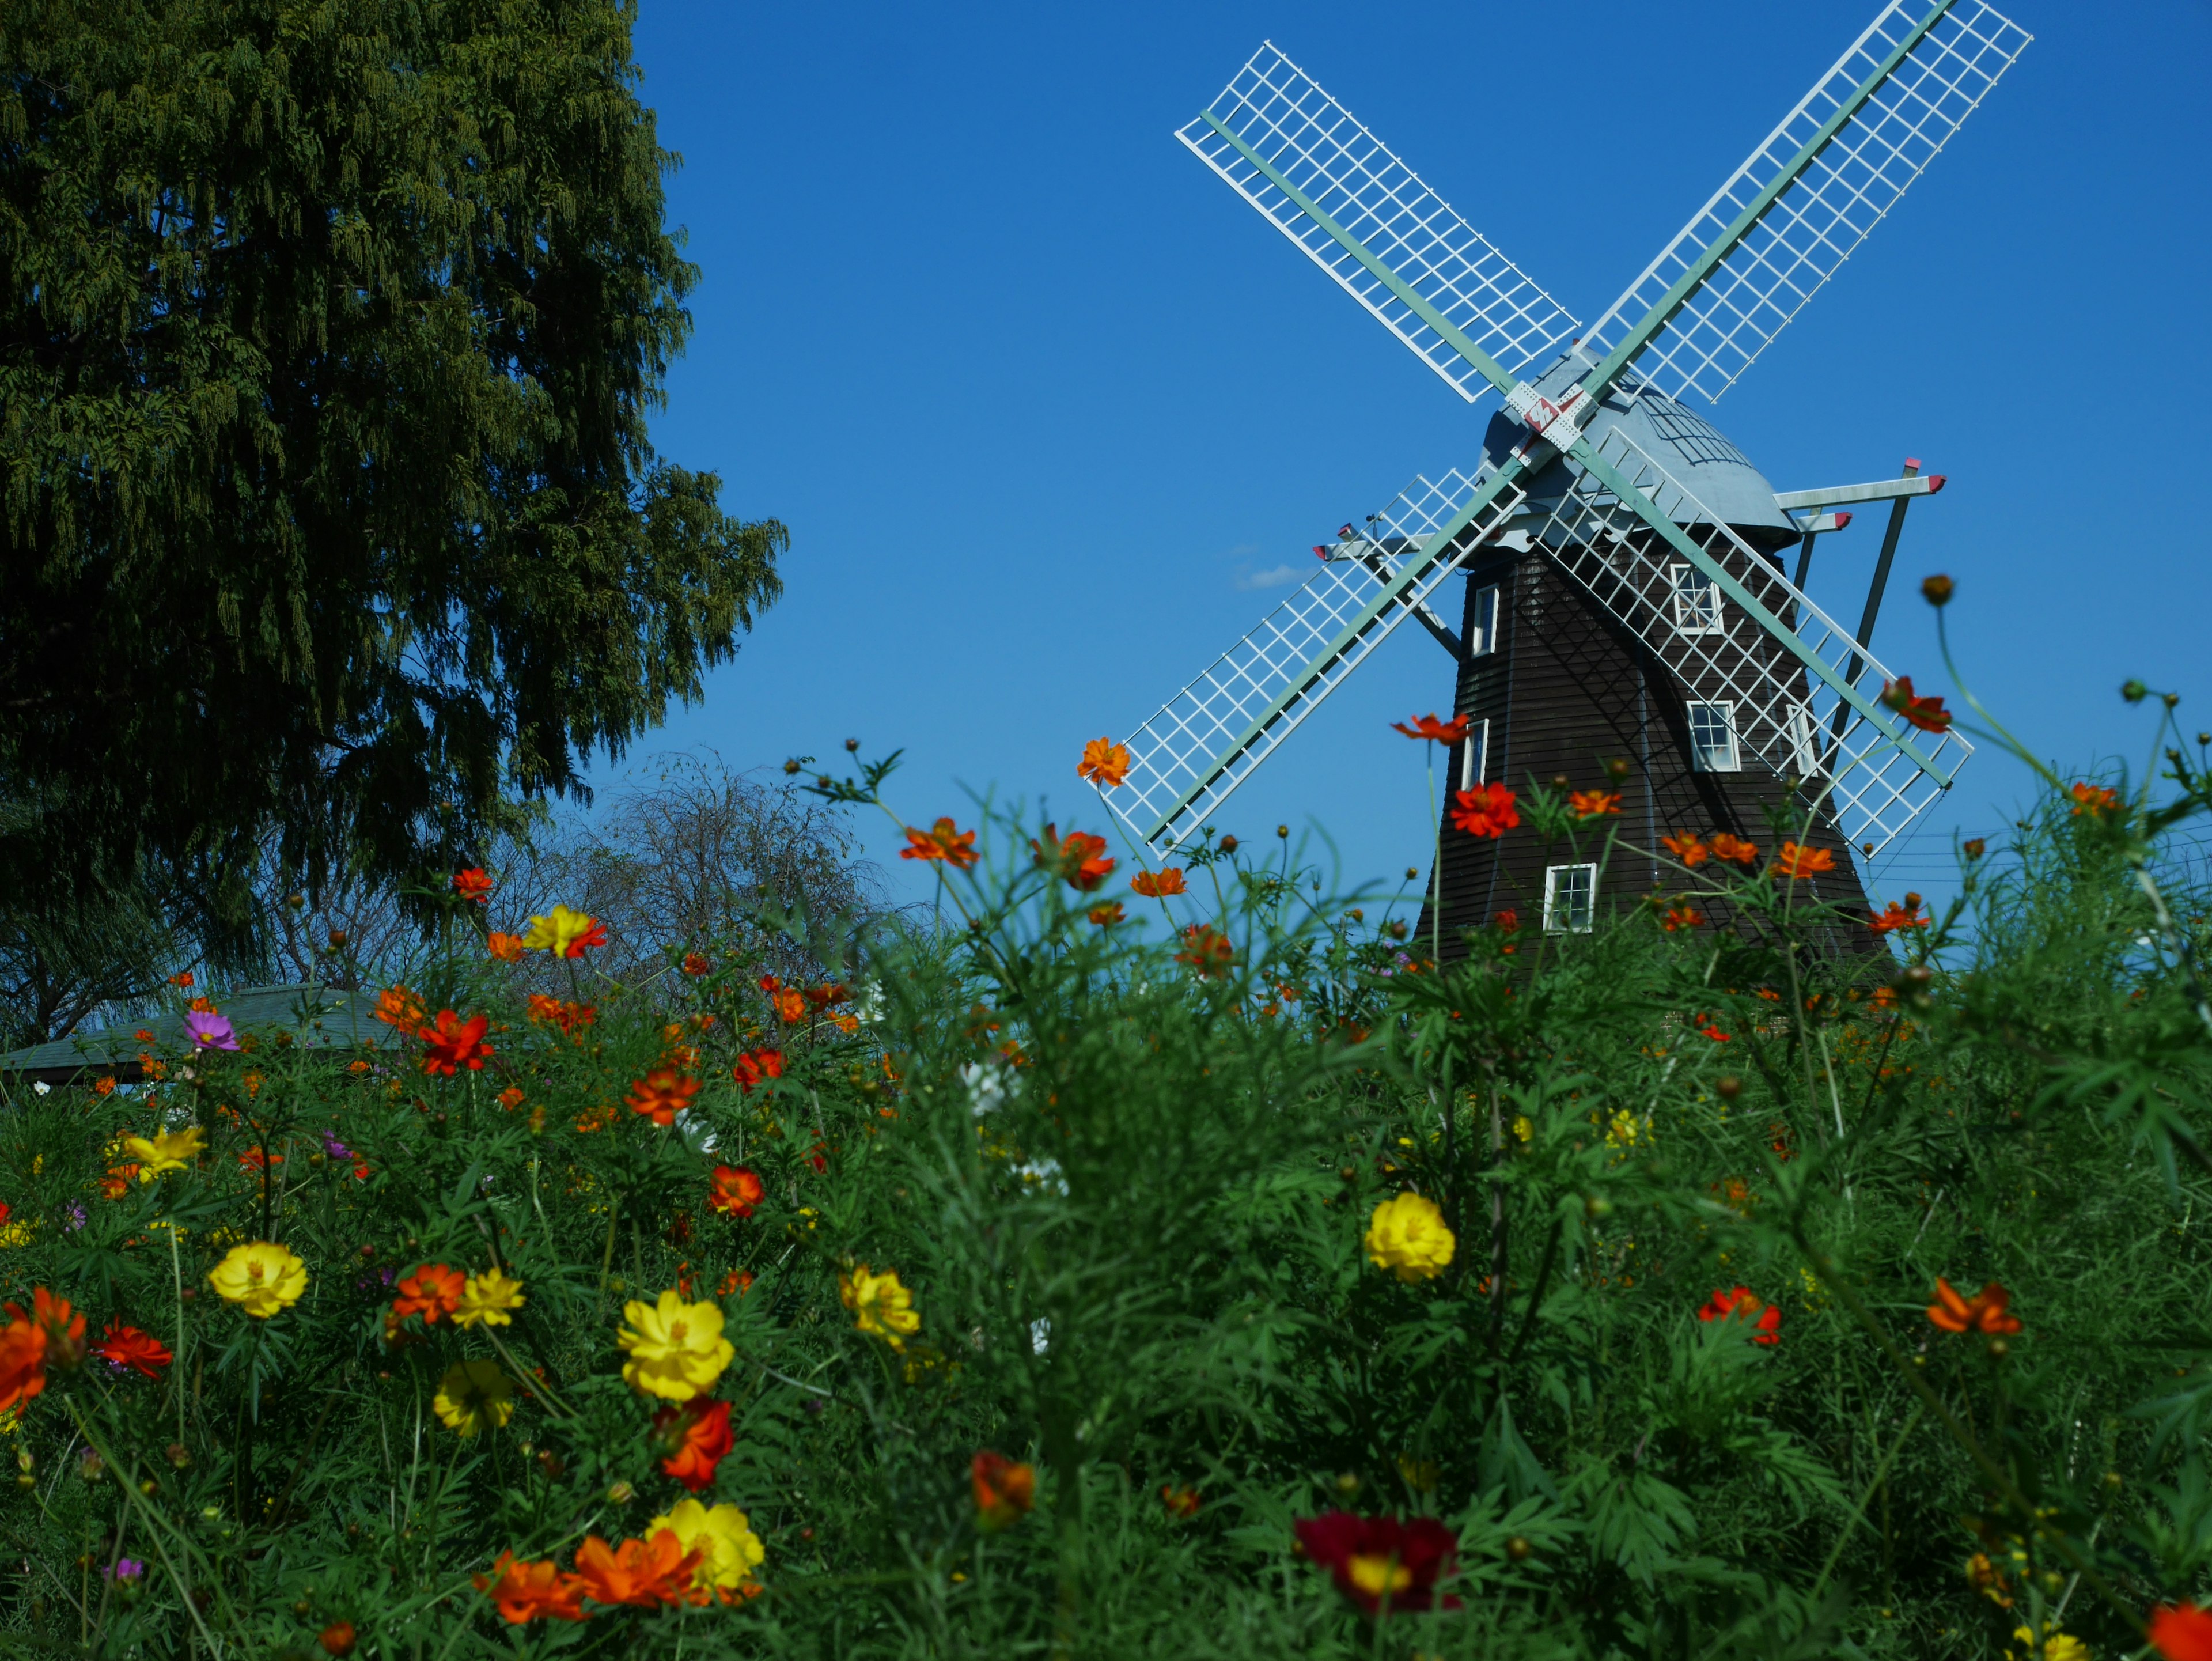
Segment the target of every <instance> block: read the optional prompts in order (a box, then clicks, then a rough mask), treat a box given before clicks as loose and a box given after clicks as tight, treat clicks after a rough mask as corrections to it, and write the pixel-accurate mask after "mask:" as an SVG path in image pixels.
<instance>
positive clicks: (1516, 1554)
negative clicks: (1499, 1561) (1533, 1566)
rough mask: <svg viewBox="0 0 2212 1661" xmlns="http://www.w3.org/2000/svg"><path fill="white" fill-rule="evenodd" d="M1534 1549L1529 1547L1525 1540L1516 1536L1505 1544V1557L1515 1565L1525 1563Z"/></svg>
mask: <svg viewBox="0 0 2212 1661" xmlns="http://www.w3.org/2000/svg"><path fill="white" fill-rule="evenodd" d="M1535 1549H1536V1548H1535V1547H1534V1546H1532V1545H1530V1544H1529V1543H1528V1540H1527V1539H1526V1538H1524V1537H1523V1536H1521V1535H1518V1534H1516V1535H1515V1536H1513V1537H1512V1538H1511V1539H1510V1540H1508V1541H1507V1542H1505V1555H1506V1556H1507V1557H1509V1558H1510V1559H1511V1560H1512V1561H1514V1562H1516V1563H1525V1562H1527V1561H1528V1558H1529V1555H1530V1554H1532V1553H1533V1552H1534V1550H1535Z"/></svg>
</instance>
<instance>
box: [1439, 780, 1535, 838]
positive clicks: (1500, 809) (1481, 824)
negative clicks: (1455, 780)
mask: <svg viewBox="0 0 2212 1661" xmlns="http://www.w3.org/2000/svg"><path fill="white" fill-rule="evenodd" d="M1452 800H1453V801H1454V802H1455V804H1456V805H1455V806H1454V807H1453V808H1452V810H1451V822H1452V823H1453V824H1455V825H1456V826H1457V827H1458V828H1459V829H1460V830H1462V831H1466V832H1467V833H1468V835H1469V836H1470V837H1492V838H1496V837H1502V836H1504V834H1505V833H1506V832H1507V831H1510V830H1512V829H1513V828H1514V826H1516V825H1517V824H1520V823H1521V810H1520V809H1519V808H1518V807H1517V806H1515V805H1514V795H1513V793H1512V792H1511V791H1510V790H1508V789H1507V788H1505V787H1504V785H1502V784H1485V785H1481V786H1479V787H1478V788H1475V789H1473V790H1461V791H1457V792H1455V794H1453V797H1452Z"/></svg>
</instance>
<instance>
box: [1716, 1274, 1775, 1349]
mask: <svg viewBox="0 0 2212 1661" xmlns="http://www.w3.org/2000/svg"><path fill="white" fill-rule="evenodd" d="M1698 1318H1699V1320H1700V1321H1723V1320H1737V1321H1749V1322H1750V1323H1751V1326H1752V1333H1751V1342H1753V1343H1754V1344H1778V1343H1780V1342H1782V1335H1781V1334H1780V1333H1778V1332H1777V1331H1776V1330H1775V1329H1776V1328H1777V1327H1778V1326H1780V1325H1781V1324H1782V1311H1780V1310H1778V1309H1776V1308H1775V1307H1774V1306H1773V1305H1771V1304H1766V1303H1763V1302H1761V1301H1760V1300H1759V1296H1758V1294H1757V1293H1753V1291H1752V1290H1751V1288H1750V1287H1731V1288H1730V1289H1729V1290H1728V1291H1726V1292H1716V1293H1713V1295H1712V1296H1711V1298H1709V1299H1706V1300H1705V1307H1704V1308H1702V1309H1700V1310H1699V1311H1698Z"/></svg>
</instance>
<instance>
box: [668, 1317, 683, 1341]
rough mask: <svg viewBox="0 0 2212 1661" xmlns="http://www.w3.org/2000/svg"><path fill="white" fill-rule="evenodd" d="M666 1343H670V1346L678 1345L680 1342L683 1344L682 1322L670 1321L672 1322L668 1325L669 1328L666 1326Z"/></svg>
mask: <svg viewBox="0 0 2212 1661" xmlns="http://www.w3.org/2000/svg"><path fill="white" fill-rule="evenodd" d="M668 1342H670V1343H671V1344H680V1343H682V1342H684V1323H683V1322H681V1321H671V1322H670V1323H669V1326H668Z"/></svg>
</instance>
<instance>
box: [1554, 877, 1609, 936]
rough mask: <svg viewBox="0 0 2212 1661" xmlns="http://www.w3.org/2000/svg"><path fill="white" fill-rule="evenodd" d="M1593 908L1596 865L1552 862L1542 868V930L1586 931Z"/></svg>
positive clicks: (1595, 895) (1592, 915) (1580, 932)
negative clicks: (1554, 863) (1552, 863)
mask: <svg viewBox="0 0 2212 1661" xmlns="http://www.w3.org/2000/svg"><path fill="white" fill-rule="evenodd" d="M1596 912H1597V867H1595V865H1553V866H1547V867H1545V868H1544V932H1545V933H1546V934H1588V933H1589V929H1590V925H1591V922H1592V919H1593V918H1594V917H1595V915H1596Z"/></svg>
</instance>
